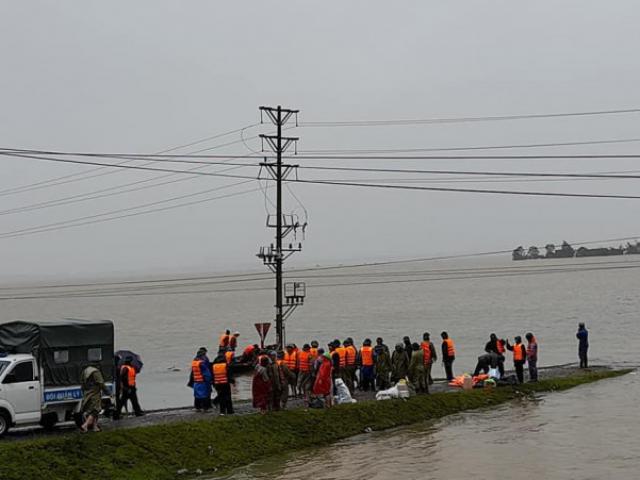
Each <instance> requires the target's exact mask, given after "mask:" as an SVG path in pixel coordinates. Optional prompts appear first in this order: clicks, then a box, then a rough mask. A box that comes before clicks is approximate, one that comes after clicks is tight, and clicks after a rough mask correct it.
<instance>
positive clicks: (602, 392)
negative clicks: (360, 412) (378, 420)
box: [228, 375, 640, 480]
mask: <svg viewBox="0 0 640 480" xmlns="http://www.w3.org/2000/svg"><path fill="white" fill-rule="evenodd" d="M638 398H640V379H639V378H638V376H637V375H627V376H625V377H622V378H618V379H613V380H606V381H602V382H599V383H595V384H591V385H584V386H581V387H578V388H575V389H572V390H569V391H567V392H561V393H552V394H549V395H547V396H545V397H544V398H543V400H542V401H533V402H532V401H519V402H513V403H510V404H507V405H502V406H500V407H498V408H495V409H493V410H483V411H474V412H468V413H463V414H460V415H454V416H450V417H447V418H445V419H443V420H441V421H438V422H436V423H427V424H421V425H419V426H413V427H410V428H402V429H398V430H394V431H392V432H378V433H374V434H369V435H360V436H358V437H354V438H351V439H349V440H346V441H342V442H339V443H337V444H335V445H332V446H328V447H322V448H318V449H313V450H307V451H305V452H302V453H294V454H291V455H289V456H284V457H279V458H274V459H269V460H268V461H265V462H259V463H256V464H254V465H252V466H250V467H247V468H244V469H241V470H238V471H236V472H234V473H233V475H231V476H230V477H228V478H229V479H231V480H250V479H279V480H285V479H291V480H294V479H300V478H309V479H327V480H329V479H336V478H339V479H351V480H357V479H368V480H371V479H380V480H382V479H390V478H401V479H402V480H412V479H425V478H426V479H463V478H473V479H474V480H485V479H486V480H493V479H496V478H505V479H512V478H517V477H522V478H524V477H529V476H532V477H533V478H537V479H558V480H570V479H603V478H609V479H612V480H613V479H616V480H617V479H621V480H626V479H629V480H631V479H637V478H638V473H637V467H638V462H639V461H640V439H639V438H638V436H637V433H638V432H639V431H640V417H638V416H637V415H636V411H637V404H636V403H637V399H638Z"/></svg>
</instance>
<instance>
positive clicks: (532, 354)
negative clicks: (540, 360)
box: [527, 337, 538, 358]
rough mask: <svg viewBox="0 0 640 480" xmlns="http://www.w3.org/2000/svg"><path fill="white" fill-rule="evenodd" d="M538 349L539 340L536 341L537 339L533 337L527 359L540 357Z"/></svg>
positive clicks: (528, 348) (528, 346)
mask: <svg viewBox="0 0 640 480" xmlns="http://www.w3.org/2000/svg"><path fill="white" fill-rule="evenodd" d="M537 347H538V340H536V337H533V338H532V339H531V341H530V342H529V345H527V358H533V357H536V356H537V355H538V348H537Z"/></svg>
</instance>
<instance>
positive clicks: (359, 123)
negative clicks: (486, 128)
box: [300, 108, 640, 127]
mask: <svg viewBox="0 0 640 480" xmlns="http://www.w3.org/2000/svg"><path fill="white" fill-rule="evenodd" d="M639 112H640V108H627V109H615V110H592V111H582V112H556V113H528V114H515V115H490V116H478V117H449V118H447V117H443V118H422V119H380V120H339V121H316V122H301V123H300V126H301V127H380V126H403V125H430V124H446V123H466V122H495V121H505V120H532V119H538V118H561V117H591V116H602V115H620V114H628V113H639Z"/></svg>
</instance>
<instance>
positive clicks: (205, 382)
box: [188, 347, 213, 412]
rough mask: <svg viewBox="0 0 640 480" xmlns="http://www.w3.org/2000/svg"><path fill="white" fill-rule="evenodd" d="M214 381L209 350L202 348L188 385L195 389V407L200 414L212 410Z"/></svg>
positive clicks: (196, 357)
mask: <svg viewBox="0 0 640 480" xmlns="http://www.w3.org/2000/svg"><path fill="white" fill-rule="evenodd" d="M212 381H213V373H212V370H211V362H210V361H209V358H208V357H207V349H206V348H204V347H200V348H199V349H198V351H197V353H196V356H195V358H194V359H193V361H192V362H191V374H190V376H189V384H188V385H189V386H190V387H191V388H193V399H194V400H193V406H194V407H195V409H196V411H198V412H202V411H205V412H206V411H208V410H209V409H211V382H212Z"/></svg>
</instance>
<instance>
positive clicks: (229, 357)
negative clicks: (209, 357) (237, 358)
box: [224, 352, 233, 365]
mask: <svg viewBox="0 0 640 480" xmlns="http://www.w3.org/2000/svg"><path fill="white" fill-rule="evenodd" d="M224 358H225V360H226V361H227V365H231V362H233V352H225V354H224Z"/></svg>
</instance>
